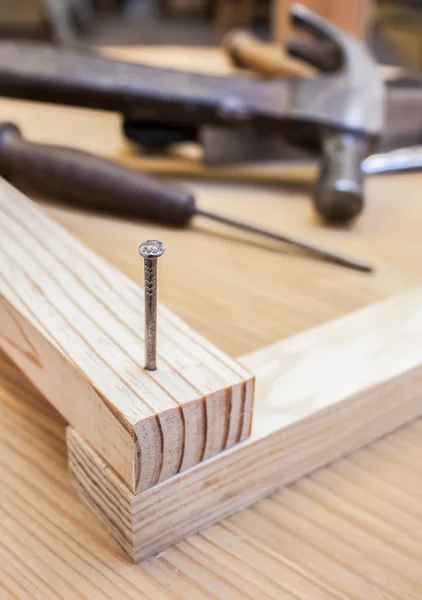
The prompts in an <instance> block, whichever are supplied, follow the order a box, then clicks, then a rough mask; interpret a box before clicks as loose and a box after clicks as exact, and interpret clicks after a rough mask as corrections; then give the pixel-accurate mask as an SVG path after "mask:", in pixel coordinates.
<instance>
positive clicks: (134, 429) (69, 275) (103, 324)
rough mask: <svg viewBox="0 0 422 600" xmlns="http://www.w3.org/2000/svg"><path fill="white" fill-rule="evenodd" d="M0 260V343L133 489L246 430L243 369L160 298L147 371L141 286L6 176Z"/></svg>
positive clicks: (0, 195)
mask: <svg viewBox="0 0 422 600" xmlns="http://www.w3.org/2000/svg"><path fill="white" fill-rule="evenodd" d="M134 252H136V248H134ZM0 262H1V265H2V270H1V273H0V344H1V347H2V348H3V349H4V350H5V351H6V352H7V353H8V354H9V356H11V357H12V358H13V360H15V361H16V363H17V364H18V365H19V366H20V368H21V369H22V370H23V371H24V372H25V373H26V374H27V375H28V376H29V378H30V379H31V380H32V381H33V382H34V383H35V384H36V385H37V387H38V388H39V389H40V390H41V391H42V392H43V393H44V394H45V395H46V396H47V398H48V399H49V400H50V401H51V402H52V404H53V405H54V406H55V407H56V408H57V409H58V410H59V411H60V412H61V414H62V415H63V416H64V417H65V418H66V419H67V420H68V422H69V423H71V424H72V425H73V426H74V427H76V428H77V429H78V431H80V432H81V434H82V435H84V436H85V437H86V439H87V440H89V441H90V443H91V444H92V446H93V448H95V449H96V450H97V452H98V453H99V454H100V455H101V456H103V457H104V459H105V460H106V461H107V462H108V464H110V465H111V466H112V467H113V468H114V470H115V471H116V473H117V475H118V476H119V477H120V478H122V479H123V481H125V482H126V484H127V485H128V486H129V487H130V488H131V489H132V490H133V491H135V490H138V491H140V490H143V489H147V488H148V487H150V486H151V485H155V484H156V483H158V482H160V481H164V480H165V479H167V478H168V477H171V476H172V475H175V474H176V473H178V472H180V471H183V470H185V469H187V468H189V467H191V466H192V465H194V464H195V463H197V462H200V461H201V460H204V459H206V458H208V457H210V456H213V455H214V454H216V453H217V452H220V451H221V450H223V449H225V448H227V447H229V446H231V445H233V444H235V443H238V442H239V441H240V440H242V439H244V438H245V437H247V436H248V435H249V431H250V424H251V414H252V399H253V382H252V379H251V376H250V375H248V374H247V372H246V370H245V369H243V368H242V367H240V365H238V364H236V363H235V361H233V360H231V359H230V358H229V357H227V356H226V355H224V354H223V353H222V352H220V351H218V350H217V348H215V347H214V346H213V345H212V344H209V343H208V342H206V340H205V339H204V338H202V337H201V336H199V335H198V334H196V333H195V332H194V331H193V330H191V329H190V328H189V327H188V326H187V325H185V324H184V323H183V321H181V319H179V318H177V317H175V316H174V315H173V314H172V313H171V312H170V311H168V310H167V309H166V308H164V307H160V308H159V316H158V335H159V350H158V363H159V368H158V370H157V371H154V372H149V371H145V370H144V369H143V333H142V331H143V328H142V325H141V323H143V305H144V302H143V292H141V290H140V288H139V287H137V286H136V285H135V284H134V283H133V282H131V281H130V280H128V279H127V278H126V277H125V276H124V275H123V274H121V273H120V272H118V271H117V270H116V269H114V268H112V267H111V266H109V265H107V264H106V263H105V262H104V261H102V260H101V259H100V258H99V257H97V256H96V255H95V254H94V253H93V252H91V251H89V250H88V249H87V248H85V247H84V246H83V244H81V243H80V242H78V241H77V240H75V239H74V238H72V236H70V235H68V234H67V233H66V232H65V231H63V230H62V229H61V228H60V227H59V226H58V225H56V224H55V223H54V222H53V221H51V219H49V218H48V217H46V216H45V215H44V214H43V212H42V211H41V210H40V209H39V208H37V207H36V206H35V205H34V204H33V203H32V202H31V201H30V200H28V199H26V198H25V197H24V196H23V195H22V194H20V193H19V192H18V191H17V190H16V189H14V188H13V187H12V186H10V185H8V184H7V183H6V182H5V181H4V180H1V181H0ZM139 267H140V271H141V272H142V261H141V259H140V265H139Z"/></svg>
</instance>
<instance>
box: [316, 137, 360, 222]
mask: <svg viewBox="0 0 422 600" xmlns="http://www.w3.org/2000/svg"><path fill="white" fill-rule="evenodd" d="M368 153H369V140H368V139H367V138H366V137H364V136H357V135H355V134H352V133H342V132H336V131H333V132H329V133H326V134H325V136H324V139H323V148H322V166H321V172H320V177H319V180H318V181H317V183H316V187H315V190H314V203H315V207H316V210H317V211H318V213H319V214H320V215H321V216H322V217H323V219H324V220H325V221H328V222H337V223H346V222H348V221H351V220H352V219H354V218H355V217H357V216H358V215H359V214H360V213H361V212H362V210H363V207H364V192H363V171H362V161H363V160H364V158H365V157H366V156H367V155H368Z"/></svg>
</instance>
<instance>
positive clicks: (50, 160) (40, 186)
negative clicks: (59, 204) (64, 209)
mask: <svg viewBox="0 0 422 600" xmlns="http://www.w3.org/2000/svg"><path fill="white" fill-rule="evenodd" d="M0 174H1V175H2V176H3V177H5V178H6V179H10V180H11V181H12V182H13V183H16V184H17V185H19V184H20V185H24V186H25V187H29V188H31V189H32V190H34V191H36V192H38V193H40V194H45V195H47V196H50V197H51V198H54V199H55V200H62V201H64V202H66V203H69V204H71V205H75V206H79V207H81V208H85V209H91V210H100V211H106V212H111V213H113V214H117V215H123V216H131V217H137V218H144V219H150V220H155V221H159V222H163V223H168V224H171V225H178V226H182V225H186V224H187V223H188V221H189V219H190V218H191V217H192V216H193V215H194V214H195V212H196V208H195V204H194V200H193V198H192V196H191V195H190V194H189V193H187V192H184V191H183V190H180V189H176V186H173V185H171V186H170V185H167V184H165V183H162V182H160V181H157V180H155V179H153V178H152V177H149V176H148V175H145V174H143V173H141V172H139V171H137V170H135V169H130V168H128V167H125V166H124V165H121V164H119V163H117V162H114V161H111V160H107V159H105V158H100V157H98V156H95V155H94V154H90V153H88V152H82V151H79V150H73V149H71V148H65V147H61V146H50V145H46V144H35V143H32V142H28V141H26V140H25V139H23V138H22V136H21V133H20V131H19V129H18V128H17V127H16V126H15V125H13V124H11V123H5V124H2V125H1V126H0Z"/></svg>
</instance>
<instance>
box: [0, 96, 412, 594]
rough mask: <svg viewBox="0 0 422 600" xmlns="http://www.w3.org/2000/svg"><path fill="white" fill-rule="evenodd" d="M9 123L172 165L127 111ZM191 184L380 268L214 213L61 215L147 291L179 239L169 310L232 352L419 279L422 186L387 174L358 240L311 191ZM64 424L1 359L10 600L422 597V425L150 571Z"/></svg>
mask: <svg viewBox="0 0 422 600" xmlns="http://www.w3.org/2000/svg"><path fill="white" fill-rule="evenodd" d="M0 116H1V120H6V119H7V120H13V121H15V122H17V123H19V124H21V126H22V129H23V131H24V133H25V134H26V135H27V136H28V137H29V138H31V139H33V140H37V141H48V142H56V143H62V144H68V145H73V146H75V147H80V148H85V149H88V150H92V151H95V152H99V153H102V154H105V155H109V156H114V157H116V158H118V159H119V160H126V159H127V160H130V162H131V163H132V164H133V163H137V164H139V165H143V164H144V165H145V164H147V165H149V166H154V167H155V168H156V169H162V168H163V165H162V164H161V163H160V162H159V161H158V162H157V163H156V164H152V163H151V160H150V159H149V160H147V161H146V160H145V159H143V158H142V157H136V156H134V154H133V149H131V148H129V147H128V145H127V144H125V143H124V142H123V140H122V138H121V135H120V125H119V119H118V118H117V117H116V116H115V115H108V114H104V113H93V112H90V111H85V110H79V109H68V108H57V107H47V106H42V105H35V104H31V103H25V102H14V101H6V100H2V101H0ZM166 164H168V161H167V163H166ZM186 170H187V171H189V170H191V171H192V172H194V171H195V170H198V168H197V167H196V166H194V165H187V166H186ZM188 183H189V185H191V187H192V189H193V190H194V191H195V192H196V194H197V198H198V203H200V205H201V206H203V207H205V208H208V209H211V208H213V209H215V210H219V211H221V212H224V213H226V214H229V215H235V216H239V217H242V218H243V219H245V220H246V219H249V220H251V221H253V222H256V223H260V224H261V225H268V226H270V227H272V228H273V229H277V230H280V231H288V232H290V233H292V234H297V235H298V236H299V235H300V236H302V237H304V238H307V239H308V240H313V241H317V242H320V243H324V244H325V245H326V246H327V247H330V248H332V249H338V250H341V251H343V252H347V253H349V254H355V255H356V256H359V257H361V258H364V259H366V260H369V261H372V262H373V263H374V264H375V265H376V266H377V271H376V274H375V275H372V276H368V275H361V274H359V273H354V272H352V271H348V270H345V269H342V268H339V267H336V266H333V265H329V264H326V263H323V262H320V261H317V260H314V259H311V258H309V257H305V256H303V255H301V254H299V253H297V252H293V251H291V250H288V249H286V248H280V247H278V246H277V245H272V244H267V243H266V242H262V243H261V241H258V240H256V239H254V238H252V237H247V236H244V235H241V234H237V233H234V232H232V231H230V230H229V229H225V228H223V227H220V226H217V225H211V224H208V223H206V222H204V221H200V220H199V219H198V220H197V221H196V222H195V223H194V224H193V226H192V228H191V229H190V230H186V231H177V230H170V229H166V228H163V227H158V226H155V225H151V224H147V223H143V222H135V221H123V220H120V221H119V220H116V219H112V218H107V217H104V216H98V215H93V214H89V215H88V214H83V213H82V212H79V211H76V210H72V209H70V208H64V207H59V206H57V205H54V204H45V208H46V210H47V212H48V213H49V214H50V215H52V216H53V217H54V218H55V219H57V221H59V222H60V223H61V224H63V225H64V226H65V227H67V228H68V229H69V230H70V231H72V232H73V233H74V234H75V235H76V236H78V237H79V238H80V239H82V240H83V241H84V242H85V243H86V244H87V245H89V246H91V247H92V248H94V249H95V250H96V251H97V252H98V253H100V254H102V255H103V256H105V257H107V258H108V259H109V260H111V261H112V262H113V263H115V264H116V265H117V266H118V267H119V268H121V269H122V270H123V271H125V272H126V273H127V274H129V275H130V276H131V277H133V278H135V279H137V280H139V279H140V277H141V271H142V268H141V264H140V260H139V257H138V255H137V246H138V244H139V242H140V241H142V240H144V239H146V238H148V237H158V238H160V239H162V240H163V241H164V242H165V244H166V246H167V253H166V257H165V259H164V260H163V261H162V263H161V264H162V269H161V273H160V296H161V299H162V300H163V301H164V302H165V303H166V304H167V305H168V306H169V307H170V308H171V309H172V310H173V311H175V312H176V313H177V314H179V315H180V316H181V317H183V318H184V319H185V320H186V321H187V322H188V323H189V324H190V325H192V326H193V327H194V328H196V329H197V330H199V331H200V332H201V333H202V334H204V335H206V336H207V337H208V338H209V339H210V340H212V341H213V342H215V343H216V344H218V345H219V346H220V347H221V348H222V349H223V350H225V351H226V352H228V353H230V354H231V355H233V356H238V355H240V354H243V353H246V352H248V351H251V350H254V349H256V348H258V347H260V346H263V345H265V344H268V343H271V342H272V341H275V340H277V339H280V338H283V337H286V336H290V335H292V334H293V333H296V332H298V331H301V330H304V329H307V328H309V327H312V326H314V325H316V324H318V323H322V322H325V321H327V320H330V319H332V318H335V317H336V316H338V315H342V314H344V313H346V312H349V311H351V310H353V309H356V308H359V307H361V306H364V305H366V304H368V303H371V302H374V301H377V300H379V299H381V298H384V297H387V296H390V295H392V294H394V293H396V292H399V291H401V290H403V289H406V288H409V287H411V286H412V285H415V284H417V283H420V279H421V273H422V236H421V234H420V231H421V227H422V200H421V189H422V174H412V175H406V176H382V177H378V178H375V177H374V178H371V179H370V180H369V181H368V184H367V197H368V206H367V210H366V212H365V214H364V216H363V217H362V218H361V219H360V221H359V222H358V223H356V224H355V226H354V227H353V228H352V229H348V230H345V229H331V230H330V229H326V228H323V227H322V226H321V225H320V224H319V223H318V221H317V220H316V218H315V217H314V216H313V214H312V211H311V207H310V202H309V192H308V189H307V187H306V186H305V185H303V184H301V185H298V184H297V183H296V184H293V183H291V184H289V185H287V184H286V183H283V184H281V183H279V184H277V183H275V182H274V181H273V182H271V183H267V184H265V183H263V182H262V181H257V182H255V183H253V182H252V183H251V182H247V183H245V182H243V183H242V182H234V181H231V182H228V181H225V182H224V181H220V182H216V181H203V180H200V179H192V180H189V181H188ZM0 268H1V265H0ZM333 368H334V365H333ZM64 427H65V423H64V421H63V420H62V418H61V417H60V416H59V415H58V414H57V413H56V412H55V411H54V410H53V409H52V408H51V407H50V405H49V404H48V403H47V402H46V401H45V400H44V399H43V398H42V397H41V396H40V394H39V393H38V392H37V391H36V390H35V389H34V388H33V387H32V385H31V384H30V383H29V382H28V381H27V380H26V379H25V377H24V376H23V375H22V374H21V373H20V372H19V371H18V370H17V369H16V368H15V367H14V365H13V364H12V363H11V362H10V361H9V360H8V359H7V358H6V357H5V356H4V355H3V354H1V355H0V598H1V599H3V598H5V599H8V598H19V599H22V598H25V599H26V598H37V599H43V600H44V599H57V598H64V599H66V600H68V599H73V598H75V599H76V598H77V599H82V598H83V599H87V600H95V599H97V598H98V599H103V598H107V599H113V600H114V599H118V600H125V599H139V598H145V599H154V600H156V599H157V600H158V599H159V600H170V599H173V598H174V599H176V598H183V599H189V600H190V599H194V600H201V599H203V598H204V599H205V598H221V599H222V600H232V599H237V598H252V599H254V600H255V599H260V598H272V599H276V600H282V599H284V598H286V599H287V598H294V599H298V600H299V599H300V600H305V599H306V600H317V599H324V600H325V599H331V598H336V599H340V598H343V599H353V600H355V599H356V600H381V599H389V600H393V599H394V600H403V599H407V598H409V599H420V598H421V597H422V467H421V458H422V435H421V434H422V425H421V423H420V422H417V423H414V424H413V425H411V426H409V427H407V428H405V429H403V430H400V431H398V432H396V433H394V434H392V435H391V436H389V437H388V438H385V439H383V440H381V441H380V442H378V443H376V444H375V445H373V446H371V447H370V448H368V449H365V450H363V451H361V452H359V453H357V454H355V455H354V456H352V457H350V458H348V459H344V460H340V461H338V462H337V463H335V464H334V465H332V466H330V467H328V468H326V469H323V470H321V471H319V472H317V473H315V474H314V475H313V476H311V477H309V478H306V479H304V480H302V481H300V482H298V483H297V484H296V485H293V486H291V487H290V488H289V489H286V490H283V491H282V492H280V493H278V494H277V495H275V496H274V497H272V498H269V499H267V500H264V501H262V502H260V503H259V504H257V505H256V506H254V507H252V508H250V509H248V510H245V511H243V512H241V513H239V514H238V515H236V516H234V517H232V518H231V519H228V520H226V521H224V522H222V523H220V524H218V525H215V526H214V527H212V528H210V529H208V530H206V531H204V532H202V533H200V534H198V535H196V536H194V537H192V538H190V539H188V540H186V541H184V542H183V543H181V544H179V545H178V546H177V547H174V548H172V549H169V550H168V551H166V552H165V553H164V554H163V555H161V556H159V557H157V558H155V559H153V560H150V561H148V562H145V563H143V564H140V565H137V566H135V565H132V564H130V562H129V561H128V559H127V558H126V556H125V555H124V554H123V553H122V552H121V551H120V550H119V549H118V548H117V547H116V546H115V544H114V543H113V542H112V540H111V539H110V538H109V536H108V535H107V534H106V533H105V531H104V530H103V529H102V527H101V526H100V524H99V523H97V522H96V520H95V519H94V517H93V516H92V514H91V513H90V512H89V510H88V509H87V508H86V507H85V506H84V505H83V503H82V501H81V500H80V499H79V498H78V497H77V496H76V494H75V493H74V492H73V491H72V489H71V487H70V483H69V478H68V474H67V470H66V455H65V451H66V448H65V440H64Z"/></svg>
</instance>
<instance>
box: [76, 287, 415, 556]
mask: <svg viewBox="0 0 422 600" xmlns="http://www.w3.org/2000/svg"><path fill="white" fill-rule="evenodd" d="M421 301H422V288H421V287H420V288H416V289H414V290H411V291H410V292H408V293H406V294H403V295H400V296H397V297H395V298H392V299H390V300H387V301H385V302H382V303H379V304H376V305H374V306H371V307H368V308H366V309H363V310H361V311H358V312H356V313H353V314H351V315H349V316H346V317H343V318H342V319H339V320H337V321H334V322H332V323H328V324H327V325H322V326H320V327H319V328H316V329H314V330H311V331H308V332H304V333H302V334H299V335H298V336H296V337H293V338H291V339H289V340H286V341H284V342H279V343H278V344H274V345H273V346H270V347H269V348H265V349H262V350H259V351H257V352H255V353H253V354H251V355H248V356H245V357H243V358H242V359H240V361H241V362H242V363H243V364H245V365H246V366H247V367H248V368H249V369H250V370H251V371H252V372H254V373H256V375H257V398H256V407H255V417H254V423H253V433H252V436H251V438H250V439H249V440H247V441H245V442H244V443H243V444H240V445H238V446H235V447H233V448H231V449H230V450H228V451H226V452H224V453H222V454H220V455H218V456H216V457H214V458H212V459H210V460H209V461H206V462H205V463H202V464H200V465H197V466H196V467H194V468H192V469H190V470H189V471H187V472H185V473H182V474H181V475H179V476H177V477H175V478H173V479H171V480H168V481H166V482H164V483H163V484H162V485H159V486H157V487H154V488H152V489H150V490H148V491H146V492H144V493H142V494H137V495H133V494H132V493H131V492H130V491H129V490H128V489H127V488H126V487H125V486H124V485H123V484H121V483H120V482H119V481H118V479H117V478H116V477H115V475H114V474H113V473H112V471H110V470H109V469H107V467H106V465H105V464H104V463H103V461H102V460H101V459H100V458H99V457H98V456H97V455H96V454H95V452H93V451H92V449H91V448H90V447H89V445H88V444H86V442H84V440H83V439H82V438H81V437H80V436H79V435H78V434H77V433H75V432H73V430H71V429H70V430H69V433H68V445H69V467H70V471H71V474H72V478H73V482H74V485H75V488H76V489H77V491H78V492H79V494H80V495H81V497H82V498H83V499H84V500H85V501H86V502H87V503H88V504H89V505H90V506H91V508H92V509H93V510H94V512H95V513H96V514H97V515H98V516H99V518H100V519H101V520H102V522H103V523H104V524H105V525H106V527H108V529H109V530H110V531H111V533H112V535H114V537H115V539H116V540H117V541H118V542H119V543H120V544H121V545H122V547H123V548H124V549H125V551H126V552H128V553H129V555H130V556H131V557H132V558H133V559H134V560H135V561H138V560H142V559H145V558H148V557H149V556H152V555H154V554H156V553H158V552H162V551H163V550H165V549H166V548H167V547H168V546H171V545H173V544H175V543H177V542H178V541H180V540H182V539H184V538H185V537H187V536H189V535H191V534H193V533H195V532H197V531H199V530H201V529H203V528H204V527H207V526H209V525H210V524H212V523H215V522H216V521H220V520H221V519H223V518H225V517H227V516H229V515H231V514H233V513H235V512H237V511H239V510H241V509H243V508H245V507H246V506H249V505H250V504H252V503H254V502H256V501H258V500H260V499H261V498H263V497H265V496H268V495H269V494H272V493H274V492H275V491H276V490H277V489H278V488H280V487H281V486H284V485H287V484H289V483H291V482H293V481H295V480H297V479H299V478H300V477H302V476H304V475H306V474H308V473H310V472H312V471H314V470H315V469H318V468H320V467H322V466H324V465H326V464H328V463H330V462H332V461H333V460H336V459H338V458H340V457H342V456H344V455H346V454H349V453H351V452H354V451H355V450H357V449H358V448H361V447H362V446H365V445H367V444H369V443H371V442H373V441H374V440H376V439H378V438H380V437H381V436H383V435H385V434H386V433H389V432H391V431H392V430H394V429H396V428H398V427H400V426H402V425H404V424H405V423H408V422H409V421H412V420H414V419H415V418H417V417H418V416H420V415H421V414H422V394H421V392H420V389H421V385H422V309H421V305H422V302H421ZM123 516H124V517H123Z"/></svg>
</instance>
